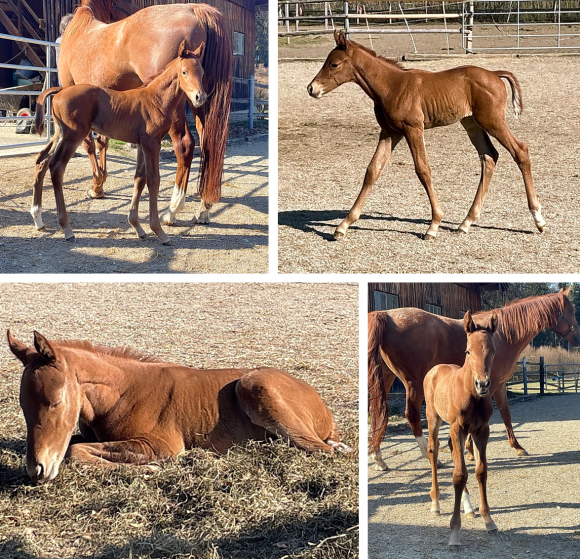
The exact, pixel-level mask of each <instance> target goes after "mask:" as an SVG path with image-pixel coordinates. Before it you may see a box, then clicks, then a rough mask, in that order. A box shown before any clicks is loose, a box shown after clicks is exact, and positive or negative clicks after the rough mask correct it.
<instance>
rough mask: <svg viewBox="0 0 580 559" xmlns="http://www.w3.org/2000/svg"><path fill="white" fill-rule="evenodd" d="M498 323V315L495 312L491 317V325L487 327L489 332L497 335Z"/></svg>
mask: <svg viewBox="0 0 580 559" xmlns="http://www.w3.org/2000/svg"><path fill="white" fill-rule="evenodd" d="M498 323H499V319H498V317H497V313H496V312H495V311H494V312H493V314H492V315H491V318H490V319H489V324H488V325H487V328H488V330H489V331H490V332H491V333H492V334H495V331H496V330H497V325H498Z"/></svg>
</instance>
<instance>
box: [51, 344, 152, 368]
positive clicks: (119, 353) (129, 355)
mask: <svg viewBox="0 0 580 559" xmlns="http://www.w3.org/2000/svg"><path fill="white" fill-rule="evenodd" d="M51 341H54V343H56V344H57V345H59V346H63V347H68V348H71V349H83V350H85V351H90V352H91V353H98V354H100V355H110V356H111V357H120V358H122V359H132V360H134V361H141V362H146V363H162V362H163V361H162V360H161V359H158V358H157V357H153V356H152V355H146V354H144V353H141V352H140V351H137V350H136V349H133V348H131V347H109V346H105V345H95V344H92V343H91V342H89V341H86V340H51Z"/></svg>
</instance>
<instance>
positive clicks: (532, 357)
mask: <svg viewBox="0 0 580 559" xmlns="http://www.w3.org/2000/svg"><path fill="white" fill-rule="evenodd" d="M522 357H525V358H526V360H528V361H531V362H532V363H539V362H540V357H544V362H545V364H546V365H559V364H564V363H579V362H580V355H578V353H569V352H567V351H566V350H565V349H563V348H561V347H550V346H541V347H532V346H527V347H526V349H524V351H523V352H522V354H521V356H520V361H521V359H522Z"/></svg>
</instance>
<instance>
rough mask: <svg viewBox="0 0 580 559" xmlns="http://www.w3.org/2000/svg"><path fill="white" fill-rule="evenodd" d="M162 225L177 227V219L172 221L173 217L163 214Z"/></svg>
mask: <svg viewBox="0 0 580 559" xmlns="http://www.w3.org/2000/svg"><path fill="white" fill-rule="evenodd" d="M161 223H163V225H175V218H173V219H171V215H169V214H168V213H166V214H163V216H162V217H161Z"/></svg>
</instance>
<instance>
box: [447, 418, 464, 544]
mask: <svg viewBox="0 0 580 559" xmlns="http://www.w3.org/2000/svg"><path fill="white" fill-rule="evenodd" d="M449 433H450V438H451V441H452V443H453V445H452V446H453V449H452V453H453V465H454V469H453V487H454V489H455V503H454V506H453V516H452V517H451V537H450V538H449V546H450V547H453V546H459V545H460V543H459V530H460V528H461V513H460V507H461V502H462V500H463V493H464V489H465V485H466V484H467V468H466V467H465V461H464V459H463V443H464V435H463V431H462V430H461V427H460V426H459V424H458V423H457V422H456V423H454V424H453V425H451V428H450V430H449Z"/></svg>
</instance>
